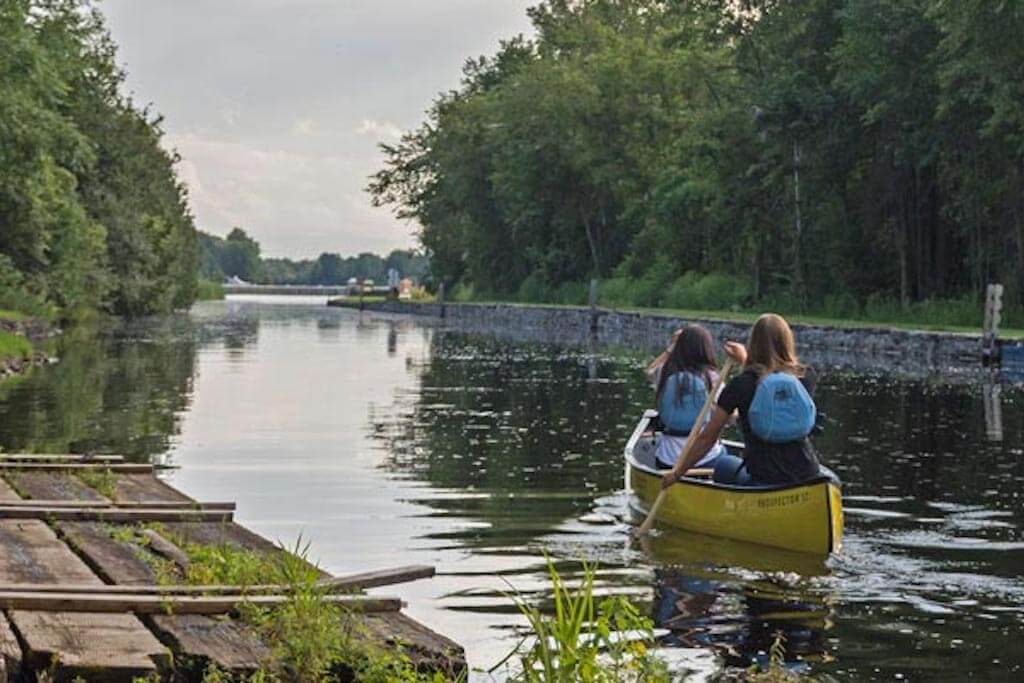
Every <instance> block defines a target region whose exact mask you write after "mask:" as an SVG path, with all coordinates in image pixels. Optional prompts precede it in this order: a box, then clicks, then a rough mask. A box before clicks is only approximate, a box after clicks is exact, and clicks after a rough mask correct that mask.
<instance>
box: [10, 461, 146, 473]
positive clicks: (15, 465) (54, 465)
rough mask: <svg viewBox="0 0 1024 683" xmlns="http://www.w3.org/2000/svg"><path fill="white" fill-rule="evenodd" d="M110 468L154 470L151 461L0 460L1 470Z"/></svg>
mask: <svg viewBox="0 0 1024 683" xmlns="http://www.w3.org/2000/svg"><path fill="white" fill-rule="evenodd" d="M88 470H92V471H97V470H110V471H111V472H114V473H115V474H145V473H147V472H152V471H153V465H151V464H149V463H116V462H115V463H87V462H59V461H56V462H0V471H5V472H9V471H25V472H29V471H35V472H82V471H88Z"/></svg>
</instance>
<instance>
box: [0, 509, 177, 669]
mask: <svg viewBox="0 0 1024 683" xmlns="http://www.w3.org/2000/svg"><path fill="white" fill-rule="evenodd" d="M0 548H2V549H3V551H2V552H0V581H3V582H4V583H76V584H90V583H91V584H94V585H95V584H101V581H100V580H99V578H98V577H97V576H96V575H95V574H94V573H93V572H92V571H90V570H89V567H88V566H86V565H85V563H83V562H82V560H81V559H79V558H78V557H77V556H76V555H75V554H74V553H73V552H71V550H70V549H69V548H68V547H67V545H65V544H64V543H63V542H61V541H60V540H59V539H58V538H57V536H56V535H55V534H54V532H53V530H51V529H50V528H49V527H48V526H47V525H46V524H45V523H43V522H41V521H39V520H21V521H19V520H8V519H4V520H0ZM8 617H9V619H10V622H11V625H12V626H13V627H14V629H15V630H16V631H17V632H18V634H19V635H20V636H21V639H22V642H23V643H24V645H25V652H24V662H25V666H26V667H27V668H29V669H33V670H35V671H36V672H37V673H38V672H42V671H51V672H52V673H53V674H54V676H55V677H56V678H60V679H70V678H71V677H73V676H74V675H76V674H77V673H83V675H86V674H85V672H87V671H92V672H93V673H90V674H87V675H88V677H89V680H131V678H132V677H134V676H145V675H148V674H150V673H155V672H156V671H157V667H158V666H164V665H165V664H167V661H168V660H167V654H166V649H165V648H164V647H162V646H161V645H160V643H159V641H157V640H156V638H154V637H153V635H152V634H151V633H150V632H149V631H148V630H147V629H146V627H145V626H143V624H142V622H140V621H139V620H138V618H136V617H134V616H132V615H131V614H95V613H88V612H76V613H67V612H55V613H44V612H38V611H31V610H22V609H11V610H10V611H9V612H8ZM97 671H102V672H103V675H102V676H98V675H97V674H96V672H97Z"/></svg>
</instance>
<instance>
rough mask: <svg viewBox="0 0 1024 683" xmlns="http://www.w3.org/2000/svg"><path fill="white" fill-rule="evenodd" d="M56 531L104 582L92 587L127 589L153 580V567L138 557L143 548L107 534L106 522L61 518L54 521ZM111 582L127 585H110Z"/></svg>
mask: <svg viewBox="0 0 1024 683" xmlns="http://www.w3.org/2000/svg"><path fill="white" fill-rule="evenodd" d="M57 531H58V532H59V533H60V535H61V537H62V538H63V539H64V540H65V541H66V542H67V543H68V545H70V546H71V547H72V548H73V549H74V550H75V552H77V553H78V555H79V557H81V558H82V559H83V560H84V561H85V563H86V564H88V565H89V566H90V567H91V568H92V570H93V571H94V572H96V573H97V574H98V575H99V576H100V578H102V579H103V580H104V581H106V582H107V583H106V584H102V585H99V586H94V588H96V589H98V590H104V589H117V590H120V589H124V590H131V588H132V586H133V585H136V584H142V585H146V584H152V583H154V574H153V569H152V568H151V567H150V566H149V564H147V563H146V562H145V561H144V560H143V559H142V556H144V553H145V550H144V549H142V548H139V547H138V546H136V545H133V544H131V543H124V542H119V541H115V540H114V539H113V538H111V536H110V531H109V525H107V524H102V523H99V522H61V523H59V524H58V525H57ZM62 583H63V582H62ZM111 583H119V584H128V585H122V586H111V585H109V584H111ZM56 585H57V584H53V585H51V586H46V587H45V588H42V587H40V590H53V587H54V586H56Z"/></svg>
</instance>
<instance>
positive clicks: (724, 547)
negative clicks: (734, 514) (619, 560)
mask: <svg viewBox="0 0 1024 683" xmlns="http://www.w3.org/2000/svg"><path fill="white" fill-rule="evenodd" d="M640 541H641V545H642V547H643V551H644V553H645V554H646V555H647V556H648V557H649V558H650V559H651V560H653V561H654V562H655V563H656V564H658V565H659V566H673V567H681V568H683V569H684V570H685V571H686V572H687V573H688V574H690V575H692V576H699V577H701V578H706V579H714V580H718V581H729V580H738V577H742V580H743V581H749V578H750V577H749V574H747V573H746V572H741V573H740V574H737V573H736V571H735V570H736V569H742V570H748V571H751V572H757V573H769V574H771V573H776V572H783V573H796V574H799V575H801V576H825V575H827V574H828V573H829V570H828V566H827V565H826V562H825V561H826V559H827V556H826V555H822V554H817V553H805V552H803V553H802V552H797V551H795V550H786V549H785V548H774V547H770V546H766V545H762V544H760V543H749V542H747V541H740V540H737V539H735V538H725V537H723V536H708V535H707V534H702V533H698V532H696V531H687V530H686V529H676V530H675V531H674V532H673V533H671V534H665V535H663V536H661V537H659V538H658V539H657V541H651V539H649V538H647V537H643V536H642V537H640Z"/></svg>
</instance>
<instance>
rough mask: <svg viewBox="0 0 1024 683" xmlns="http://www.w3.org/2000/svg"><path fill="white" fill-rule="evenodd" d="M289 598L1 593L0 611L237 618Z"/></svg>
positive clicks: (375, 599)
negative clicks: (245, 607) (245, 610)
mask: <svg viewBox="0 0 1024 683" xmlns="http://www.w3.org/2000/svg"><path fill="white" fill-rule="evenodd" d="M290 599H291V598H290V597H289V596H287V595H244V596H242V595H145V594H139V593H134V594H123V593H108V594H102V593H49V592H45V591H31V592H16V593H6V592H0V608H2V609H7V610H31V611H35V612H90V613H108V612H109V613H123V612H134V613H135V614H168V613H170V614H208V615H209V614H234V613H236V612H237V609H238V605H239V604H240V603H243V602H244V603H246V604H250V605H254V606H256V607H273V606H275V605H280V604H282V603H285V602H287V601H288V600H290ZM320 599H322V600H324V601H325V602H329V603H334V604H337V605H341V606H343V607H345V608H346V609H350V610H352V611H355V612H361V613H365V614H373V613H375V612H397V611H399V610H400V609H402V601H401V599H399V598H392V597H382V596H379V595H324V596H321V598H320Z"/></svg>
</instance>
